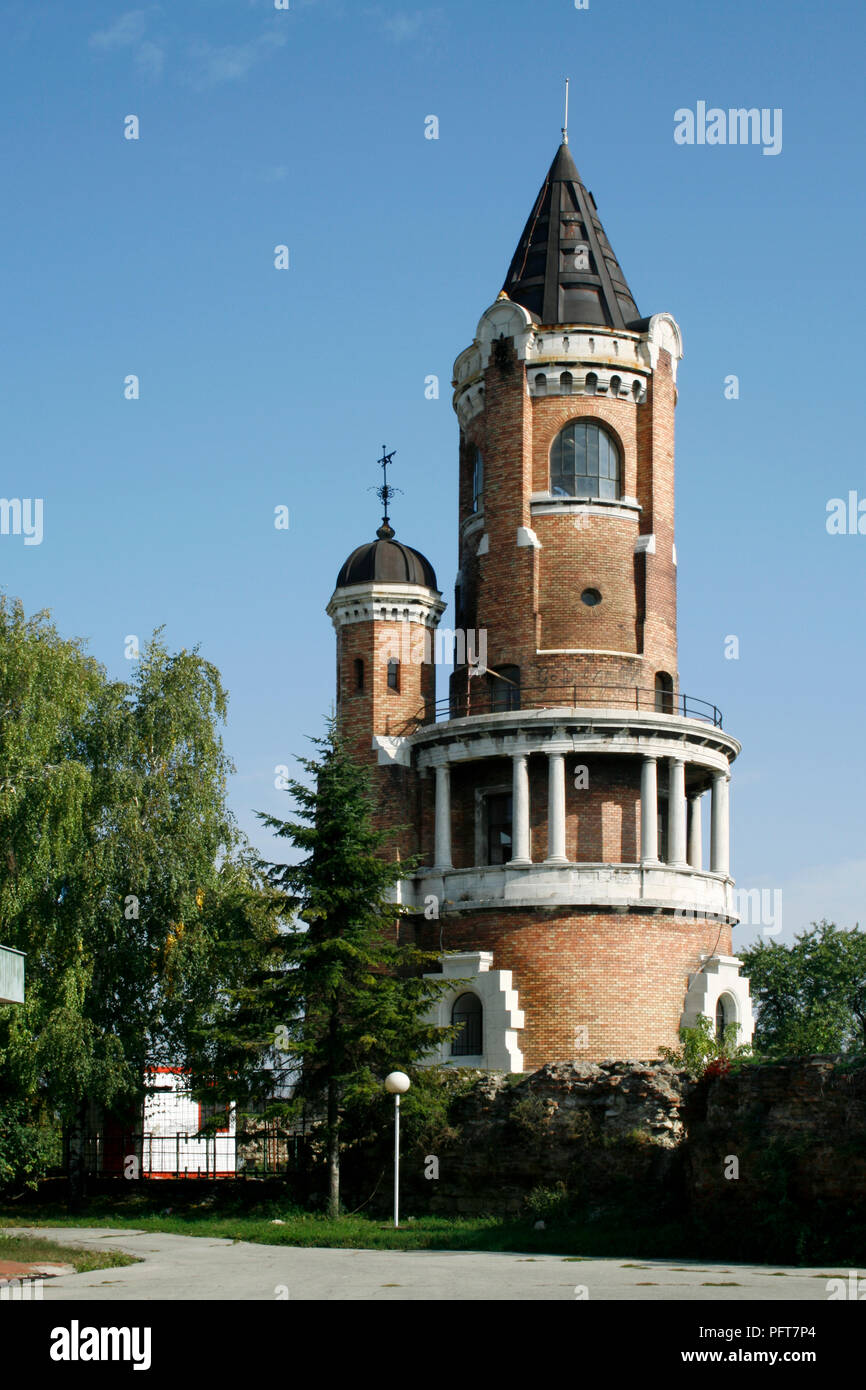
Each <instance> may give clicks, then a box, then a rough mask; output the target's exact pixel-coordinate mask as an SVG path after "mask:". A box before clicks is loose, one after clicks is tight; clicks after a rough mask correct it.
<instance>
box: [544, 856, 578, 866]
mask: <svg viewBox="0 0 866 1390" xmlns="http://www.w3.org/2000/svg"><path fill="white" fill-rule="evenodd" d="M544 862H545V864H570V863H571V860H570V859H566V857H565V855H561V856H560V855H554V857H553V858H552V859H545V861H544Z"/></svg>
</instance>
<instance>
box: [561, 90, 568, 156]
mask: <svg viewBox="0 0 866 1390" xmlns="http://www.w3.org/2000/svg"><path fill="white" fill-rule="evenodd" d="M562 143H563V145H567V144H568V78H567V77H566V79H565V125H564V126H563V127H562Z"/></svg>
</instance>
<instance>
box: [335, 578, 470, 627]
mask: <svg viewBox="0 0 866 1390" xmlns="http://www.w3.org/2000/svg"><path fill="white" fill-rule="evenodd" d="M447 607H448V605H447V603H445V601H444V600H443V599H442V596H441V594H439V592H438V591H437V590H435V589H428V588H427V587H426V585H424V584H383V583H381V582H376V581H373V580H370V581H368V582H367V583H365V584H345V585H343V586H342V587H341V588H339V589H335V590H334V593H333V594H332V596H331V599H330V602H329V603H328V607H327V609H326V612H327V614H328V617H329V618H330V619H331V622H332V623H333V624H334V627H335V628H338V629H339V628H341V627H347V626H348V625H349V624H351V623H369V622H373V621H377V622H407V623H419V624H421V625H422V626H423V627H430V628H435V627H436V626H437V625H438V623H439V619H440V618H441V617H442V614H443V613H444V612H445V609H446V608H447Z"/></svg>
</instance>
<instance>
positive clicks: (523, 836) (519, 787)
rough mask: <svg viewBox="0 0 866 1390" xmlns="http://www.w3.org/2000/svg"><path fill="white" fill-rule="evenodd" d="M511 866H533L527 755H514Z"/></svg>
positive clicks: (512, 771)
mask: <svg viewBox="0 0 866 1390" xmlns="http://www.w3.org/2000/svg"><path fill="white" fill-rule="evenodd" d="M511 776H512V781H511V788H512V795H511V806H512V822H513V823H512V827H511V835H512V840H511V858H510V860H509V861H508V862H509V863H510V864H518V865H524V864H531V863H532V859H531V857H530V853H529V760H528V758H527V756H526V754H525V753H513V754H512V770H511Z"/></svg>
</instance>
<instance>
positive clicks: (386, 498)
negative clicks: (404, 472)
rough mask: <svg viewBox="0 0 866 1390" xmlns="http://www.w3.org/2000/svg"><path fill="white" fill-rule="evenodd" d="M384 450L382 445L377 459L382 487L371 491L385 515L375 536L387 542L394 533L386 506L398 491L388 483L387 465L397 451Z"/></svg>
mask: <svg viewBox="0 0 866 1390" xmlns="http://www.w3.org/2000/svg"><path fill="white" fill-rule="evenodd" d="M385 448H386V446H385V445H384V444H383V445H382V457H381V458H380V459H379V465H380V467H381V469H382V486H381V487H377V488H374V489H373V491H375V493H376V496H377V497H378V498H379V499H380V501H381V503H382V506H383V507H384V508H385V515H384V516H383V517H382V525H381V526H380V527H379V529H378V531H377V532H376V535H377V536H378V537H379V539H380V540H382V541H389V540H390V539H391V537H392V536H394V535H395V534H396V533H395V531H394V528H393V526H392V525H391V519H390V517H389V516H388V504H389V503H390V501H391V498H392V497H393V496H394V495H395V494H396V493H398V492H399V491H400V489H399V488H398V487H392V486H391V484H390V483H389V482H388V465H389V464H390V462H391V460H392V458H393V457H394V455H395V454H396V452H397V450H396V449H392V450H391V453H390V454H388V453H386V452H385Z"/></svg>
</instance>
